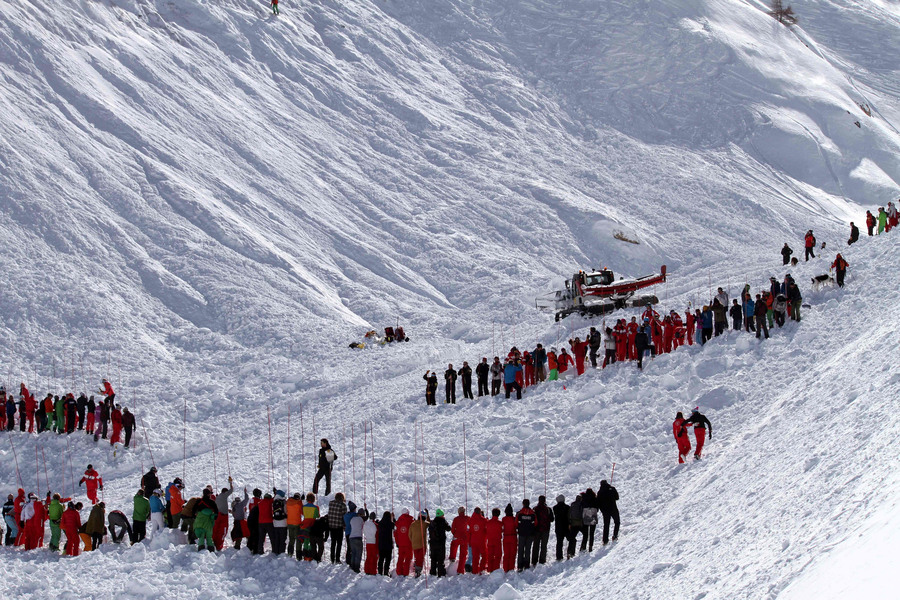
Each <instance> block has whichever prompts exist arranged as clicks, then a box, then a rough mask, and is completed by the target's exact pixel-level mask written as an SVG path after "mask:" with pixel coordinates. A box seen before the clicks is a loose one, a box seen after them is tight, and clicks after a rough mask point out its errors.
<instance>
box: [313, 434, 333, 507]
mask: <svg viewBox="0 0 900 600" xmlns="http://www.w3.org/2000/svg"><path fill="white" fill-rule="evenodd" d="M321 444H322V447H321V448H319V470H318V471H316V478H315V479H314V480H313V489H312V491H313V493H314V494H316V495H317V496H318V495H319V481H320V480H321V479H322V477H325V495H326V496H329V495H330V494H331V470H332V469H334V461H336V460H337V453H335V451H334V450H332V449H331V444H329V443H328V439H326V438H322V441H321Z"/></svg>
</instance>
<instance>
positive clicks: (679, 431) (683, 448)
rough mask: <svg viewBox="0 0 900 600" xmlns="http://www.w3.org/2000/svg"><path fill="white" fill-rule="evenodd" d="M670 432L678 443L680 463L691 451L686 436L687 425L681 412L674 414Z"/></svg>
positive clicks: (689, 442) (689, 441)
mask: <svg viewBox="0 0 900 600" xmlns="http://www.w3.org/2000/svg"><path fill="white" fill-rule="evenodd" d="M672 434H673V435H674V436H675V442H676V443H677V444H678V464H682V463H684V459H685V457H686V456H687V455H688V452H690V451H691V440H690V439H689V438H688V434H687V426H686V424H685V420H684V415H683V414H682V413H681V412H679V413H677V414H676V415H675V421H673V422H672Z"/></svg>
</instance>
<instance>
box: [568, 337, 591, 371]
mask: <svg viewBox="0 0 900 600" xmlns="http://www.w3.org/2000/svg"><path fill="white" fill-rule="evenodd" d="M589 345H590V342H589V341H588V340H584V341H583V342H582V341H581V338H575V339H574V340H569V346H570V347H571V348H572V354H574V355H575V372H576V373H578V374H579V375H584V359H585V357H586V356H587V352H588V346H589Z"/></svg>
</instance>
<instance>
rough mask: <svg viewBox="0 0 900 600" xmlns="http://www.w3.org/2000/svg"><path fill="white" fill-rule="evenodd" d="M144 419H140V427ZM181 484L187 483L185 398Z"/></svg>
mask: <svg viewBox="0 0 900 600" xmlns="http://www.w3.org/2000/svg"><path fill="white" fill-rule="evenodd" d="M143 424H144V419H143V418H141V425H143ZM181 435H182V438H181V439H182V442H181V482H182V484H183V483H184V482H185V481H187V396H185V397H184V419H183V420H182V422H181Z"/></svg>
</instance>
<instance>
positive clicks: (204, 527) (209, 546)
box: [194, 508, 216, 552]
mask: <svg viewBox="0 0 900 600" xmlns="http://www.w3.org/2000/svg"><path fill="white" fill-rule="evenodd" d="M215 521H216V513H214V512H213V511H212V509H211V508H204V509H203V510H201V511H200V512H198V513H197V515H196V516H195V517H194V535H196V536H197V551H198V552H201V551H203V550H209V551H210V552H215V551H216V546H215V544H214V543H213V536H212V533H213V526H214V525H215Z"/></svg>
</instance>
